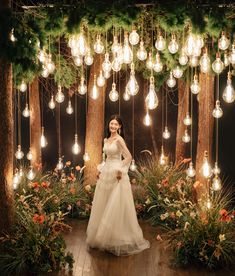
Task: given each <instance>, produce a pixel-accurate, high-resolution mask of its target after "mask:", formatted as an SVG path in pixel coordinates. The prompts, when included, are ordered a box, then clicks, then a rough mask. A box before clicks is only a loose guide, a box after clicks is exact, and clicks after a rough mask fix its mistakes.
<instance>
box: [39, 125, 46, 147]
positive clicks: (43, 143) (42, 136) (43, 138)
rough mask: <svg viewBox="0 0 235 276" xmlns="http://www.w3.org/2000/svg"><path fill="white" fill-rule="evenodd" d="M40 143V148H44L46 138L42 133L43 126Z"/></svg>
mask: <svg viewBox="0 0 235 276" xmlns="http://www.w3.org/2000/svg"><path fill="white" fill-rule="evenodd" d="M40 144H41V147H42V148H45V147H46V146H47V140H46V137H45V135H44V127H42V134H41V138H40Z"/></svg>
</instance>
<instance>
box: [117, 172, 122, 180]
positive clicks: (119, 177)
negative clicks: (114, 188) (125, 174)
mask: <svg viewBox="0 0 235 276" xmlns="http://www.w3.org/2000/svg"><path fill="white" fill-rule="evenodd" d="M116 178H117V180H118V181H119V180H121V179H122V172H121V171H117V176H116Z"/></svg>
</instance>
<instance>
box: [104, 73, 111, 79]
mask: <svg viewBox="0 0 235 276" xmlns="http://www.w3.org/2000/svg"><path fill="white" fill-rule="evenodd" d="M110 76H111V74H110V72H108V71H104V77H105V79H108V78H110Z"/></svg>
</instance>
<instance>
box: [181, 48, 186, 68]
mask: <svg viewBox="0 0 235 276" xmlns="http://www.w3.org/2000/svg"><path fill="white" fill-rule="evenodd" d="M187 63H188V57H187V55H186V54H185V51H184V49H182V52H181V55H180V56H179V64H180V65H182V66H184V65H186V64H187Z"/></svg>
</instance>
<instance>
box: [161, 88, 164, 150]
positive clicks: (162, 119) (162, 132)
mask: <svg viewBox="0 0 235 276" xmlns="http://www.w3.org/2000/svg"><path fill="white" fill-rule="evenodd" d="M163 128H164V95H163V90H162V133H161V136H162V146H163Z"/></svg>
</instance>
